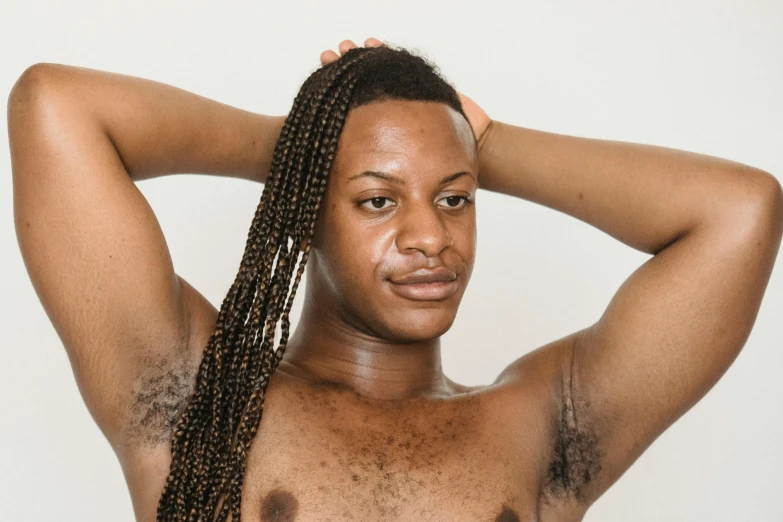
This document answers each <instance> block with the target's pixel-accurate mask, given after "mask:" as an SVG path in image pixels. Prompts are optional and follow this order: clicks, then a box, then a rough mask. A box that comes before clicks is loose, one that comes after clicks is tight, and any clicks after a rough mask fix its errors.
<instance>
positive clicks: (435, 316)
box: [384, 308, 456, 343]
mask: <svg viewBox="0 0 783 522" xmlns="http://www.w3.org/2000/svg"><path fill="white" fill-rule="evenodd" d="M455 317H456V310H450V309H449V310H444V309H432V308H431V309H420V310H406V311H398V312H397V313H394V314H391V317H390V318H388V319H386V320H384V326H385V329H386V331H387V335H388V337H389V338H390V339H392V340H394V341H396V342H409V343H413V342H421V341H428V340H430V339H434V338H436V337H440V336H441V335H443V334H445V333H446V332H448V331H449V330H450V329H451V325H452V324H454V319H455Z"/></svg>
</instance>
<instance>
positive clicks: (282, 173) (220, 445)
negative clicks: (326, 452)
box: [156, 46, 467, 522]
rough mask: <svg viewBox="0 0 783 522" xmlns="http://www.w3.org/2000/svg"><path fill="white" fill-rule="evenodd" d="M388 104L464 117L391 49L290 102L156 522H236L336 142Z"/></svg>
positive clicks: (425, 70)
mask: <svg viewBox="0 0 783 522" xmlns="http://www.w3.org/2000/svg"><path fill="white" fill-rule="evenodd" d="M388 98H397V99H417V100H433V101H440V102H444V103H447V104H449V105H450V106H451V107H453V108H454V109H455V110H457V111H459V112H460V113H462V115H463V116H464V113H463V112H462V107H461V105H460V103H459V98H458V96H457V94H456V91H454V89H453V87H451V86H450V85H449V84H448V83H447V82H446V81H445V80H443V79H442V78H441V77H440V76H439V75H438V73H437V68H436V67H435V66H434V65H432V64H430V63H428V62H426V61H425V60H424V59H422V58H421V57H418V56H415V55H412V54H410V53H409V52H408V51H406V50H404V49H399V48H398V49H392V48H391V47H389V46H384V47H380V48H358V49H351V50H350V51H348V52H346V53H344V54H343V56H342V57H341V58H340V59H339V60H336V61H334V62H332V63H330V64H328V65H325V66H323V67H321V68H319V69H318V70H316V71H315V72H313V73H312V74H311V75H310V76H309V77H308V78H307V80H306V81H305V82H304V83H303V85H302V87H301V89H300V91H299V93H298V94H297V96H296V98H295V99H294V103H293V106H292V108H291V111H290V112H289V114H288V117H287V118H286V121H285V123H284V125H283V128H282V130H281V132H280V136H279V138H278V141H277V144H276V145H275V149H274V154H273V157H272V162H271V167H270V172H269V178H268V179H267V181H266V183H265V184H264V190H263V193H262V195H261V200H260V202H259V205H258V208H257V209H256V213H255V215H254V217H253V221H252V223H251V226H250V231H249V234H248V238H247V242H246V244H245V253H244V255H243V258H242V261H241V263H240V267H239V271H238V273H237V276H236V278H235V279H234V282H233V284H232V285H231V288H230V289H229V291H228V293H227V295H226V297H225V299H224V300H223V303H222V305H221V308H220V312H219V314H218V318H217V324H216V327H215V331H214V333H213V334H212V335H211V336H210V338H209V341H208V342H207V346H206V348H205V349H204V353H203V356H202V361H201V365H200V367H199V370H198V373H197V376H196V386H195V390H194V393H193V395H192V396H191V397H190V400H189V402H188V404H187V406H186V408H185V409H184V411H183V412H182V414H181V415H180V417H179V419H177V422H176V424H175V426H174V431H173V436H172V442H171V451H172V459H171V466H170V469H169V475H168V477H167V479H166V483H165V485H164V489H163V493H162V495H161V498H160V501H159V503H158V513H157V519H156V520H157V522H204V521H209V522H225V521H226V520H228V517H229V516H230V517H231V519H232V520H233V521H234V522H239V521H240V507H241V501H242V486H243V482H244V474H245V466H246V462H247V454H248V451H249V448H250V445H251V443H252V441H253V438H254V437H255V435H256V432H257V431H258V427H259V424H260V421H261V418H262V414H263V406H264V401H265V398H266V390H267V387H268V385H269V382H270V380H271V376H272V374H273V373H274V371H275V370H276V369H277V366H278V364H279V363H280V361H281V360H282V358H283V355H284V353H285V349H286V346H287V343H288V337H289V332H290V319H289V315H290V312H291V307H292V304H293V301H294V298H295V297H296V291H297V289H298V287H299V283H300V281H301V278H302V275H303V273H304V269H305V265H306V264H307V260H308V259H309V256H310V249H311V245H312V237H313V234H314V231H315V224H316V221H317V216H318V212H319V208H320V206H321V201H322V199H323V195H324V193H325V191H326V185H327V179H328V175H329V172H330V170H331V167H332V162H333V160H334V158H335V155H336V152H337V145H338V141H339V137H340V133H341V132H342V128H343V125H344V123H345V119H346V117H347V115H348V112H349V111H350V110H351V109H352V108H354V107H356V106H359V105H363V104H366V103H370V102H372V101H375V100H383V99H388ZM466 119H467V118H466ZM302 245H303V246H302ZM300 254H301V258H300ZM294 271H296V274H295V275H294ZM292 277H293V285H291V279H292ZM278 322H279V323H280V324H281V337H280V344H279V347H278V349H277V350H276V351H275V348H274V344H275V343H274V341H275V334H276V332H277V327H276V325H277V323H278Z"/></svg>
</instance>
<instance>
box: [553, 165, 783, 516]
mask: <svg viewBox="0 0 783 522" xmlns="http://www.w3.org/2000/svg"><path fill="white" fill-rule="evenodd" d="M756 187H758V191H757V192H756V193H755V196H753V197H751V198H747V199H744V200H743V201H742V202H739V201H738V202H737V204H736V205H735V206H734V207H732V208H731V209H726V210H725V211H723V213H722V214H721V215H720V216H716V217H715V219H713V220H712V221H710V222H705V223H703V224H702V225H701V226H698V227H695V228H694V229H693V230H692V231H691V232H690V233H689V234H687V235H685V236H684V237H681V238H680V239H678V240H677V241H675V242H674V243H672V244H671V245H670V246H669V247H667V248H665V249H663V250H661V251H660V252H659V253H658V254H657V255H655V256H654V257H652V258H651V259H649V260H648V261H647V262H646V263H644V264H643V265H642V266H641V267H639V268H638V269H637V270H636V271H635V272H633V274H632V275H631V276H630V277H629V278H628V279H627V280H626V281H625V282H624V283H623V284H622V285H621V286H620V288H619V289H618V291H617V293H616V294H615V296H614V297H613V299H612V300H611V301H610V303H609V305H608V307H607V309H606V310H605V311H604V313H603V315H602V317H601V318H600V319H599V320H598V321H597V322H596V323H595V324H593V325H592V326H591V327H589V328H588V329H586V331H585V335H583V336H581V337H580V338H579V339H578V341H577V343H576V344H575V347H574V351H573V360H572V364H571V371H570V375H569V376H568V377H567V381H569V382H567V386H566V387H565V389H566V390H567V391H568V394H567V395H566V397H565V400H566V401H567V402H568V403H569V404H570V405H571V408H572V409H573V411H574V412H575V419H576V428H577V430H578V431H579V432H580V433H583V434H586V435H587V436H589V437H594V440H596V441H597V443H598V445H597V448H598V450H599V452H598V455H600V461H599V462H598V464H599V466H598V468H597V469H596V470H595V471H597V473H594V474H593V475H594V476H592V477H591V479H590V480H589V481H587V482H586V483H585V484H584V491H583V493H584V497H585V499H586V502H587V503H588V505H589V503H592V502H593V501H595V499H597V498H598V497H599V496H600V495H601V494H602V493H603V492H604V491H606V489H608V488H609V486H611V484H612V483H614V482H615V481H616V480H617V479H618V478H619V477H620V476H621V475H622V474H623V473H624V472H625V471H626V470H627V469H628V467H629V466H630V465H631V464H632V463H633V462H634V461H635V460H636V459H637V458H638V457H639V456H640V455H641V454H642V453H643V452H644V450H645V449H646V448H647V447H649V445H650V444H651V443H652V442H653V441H654V440H655V439H656V438H657V437H658V436H659V435H660V434H661V433H662V432H663V431H664V430H665V429H666V428H668V427H669V426H670V425H671V424H672V423H674V422H675V421H676V420H677V419H678V418H679V417H680V416H682V415H683V414H684V413H685V412H686V411H688V410H689V409H690V408H691V407H692V406H693V405H694V404H695V403H696V402H698V401H699V400H700V399H701V398H702V397H703V396H704V395H705V394H706V393H707V392H708V391H709V390H710V389H711V388H712V387H713V386H714V385H715V383H716V382H717V381H718V379H719V378H720V377H721V376H722V375H723V374H724V373H725V372H726V370H727V369H728V368H729V366H730V365H731V363H732V362H733V361H734V359H735V358H736V357H737V355H738V354H739V352H740V350H741V349H742V347H743V345H744V344H745V342H746V340H747V338H748V336H749V334H750V331H751V328H752V326H753V323H754V321H755V318H756V315H757V313H758V310H759V307H760V303H761V299H762V297H763V295H764V291H765V289H766V286H767V282H768V280H769V277H770V273H771V270H772V267H773V264H774V261H775V258H776V255H777V252H778V249H779V246H780V238H781V229H783V204H782V202H783V198H781V192H780V185H779V183H777V181H776V180H775V179H774V178H773V177H772V176H766V175H765V176H761V177H760V178H759V184H758V185H756Z"/></svg>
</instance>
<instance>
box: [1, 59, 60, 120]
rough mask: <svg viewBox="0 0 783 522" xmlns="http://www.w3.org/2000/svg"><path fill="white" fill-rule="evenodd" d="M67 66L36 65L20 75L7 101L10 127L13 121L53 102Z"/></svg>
mask: <svg viewBox="0 0 783 522" xmlns="http://www.w3.org/2000/svg"><path fill="white" fill-rule="evenodd" d="M66 70H67V66H64V65H60V64H56V63H45V62H41V63H35V64H33V65H31V66H29V67H28V68H27V69H25V70H24V71H23V72H22V74H20V75H19V78H17V80H16V82H14V85H13V86H12V87H11V91H10V92H9V93H8V99H7V101H6V115H7V117H8V124H9V127H10V125H11V120H12V119H13V118H15V117H18V116H19V115H21V114H22V113H24V112H25V111H27V110H28V108H29V107H34V106H39V105H41V104H43V103H45V102H47V101H51V100H52V99H53V98H54V96H55V94H56V93H57V92H58V91H59V88H58V87H57V84H58V82H59V80H61V79H62V78H63V74H64V73H65V72H66Z"/></svg>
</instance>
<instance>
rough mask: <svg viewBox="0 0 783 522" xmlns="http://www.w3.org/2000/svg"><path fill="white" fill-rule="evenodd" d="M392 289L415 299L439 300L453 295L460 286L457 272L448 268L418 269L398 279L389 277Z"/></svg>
mask: <svg viewBox="0 0 783 522" xmlns="http://www.w3.org/2000/svg"><path fill="white" fill-rule="evenodd" d="M389 282H390V283H391V287H392V290H393V291H394V292H395V293H396V294H398V295H400V296H401V297H405V298H407V299H412V300H414V301H439V300H442V299H446V298H448V297H451V296H452V295H453V294H454V293H455V292H456V291H457V288H458V287H459V284H458V282H457V274H455V273H454V272H452V271H451V270H448V269H447V268H443V267H438V268H433V269H421V270H416V271H415V272H412V273H410V274H408V275H406V276H404V277H401V278H398V279H389Z"/></svg>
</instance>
